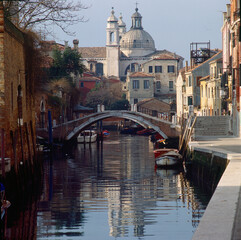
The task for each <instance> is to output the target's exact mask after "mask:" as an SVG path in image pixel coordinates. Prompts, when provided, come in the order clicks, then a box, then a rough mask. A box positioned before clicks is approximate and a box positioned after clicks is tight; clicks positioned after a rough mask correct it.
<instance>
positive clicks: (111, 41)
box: [110, 32, 114, 43]
mask: <svg viewBox="0 0 241 240" xmlns="http://www.w3.org/2000/svg"><path fill="white" fill-rule="evenodd" d="M113 42H114V33H113V32H111V33H110V43H113Z"/></svg>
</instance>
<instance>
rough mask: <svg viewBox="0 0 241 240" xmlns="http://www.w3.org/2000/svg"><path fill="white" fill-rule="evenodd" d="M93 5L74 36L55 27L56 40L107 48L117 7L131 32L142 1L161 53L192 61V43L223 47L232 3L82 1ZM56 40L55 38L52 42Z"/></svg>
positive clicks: (144, 19) (146, 26) (209, 0)
mask: <svg viewBox="0 0 241 240" xmlns="http://www.w3.org/2000/svg"><path fill="white" fill-rule="evenodd" d="M81 2H82V3H83V4H84V5H86V6H89V8H88V9H85V10H82V11H80V13H79V14H80V16H84V17H85V19H86V20H87V21H86V22H84V23H79V24H77V25H74V26H72V27H71V28H70V31H74V32H75V35H74V36H68V35H67V34H65V33H63V32H61V31H60V30H59V29H57V27H56V28H55V27H53V32H54V40H55V41H56V42H58V43H62V44H64V41H68V44H69V45H70V46H73V40H74V39H78V40H79V46H80V47H104V46H105V43H106V24H107V19H108V17H109V16H110V15H111V10H112V9H111V8H112V7H114V11H115V16H116V17H117V18H118V17H119V16H120V13H121V14H122V16H123V21H124V22H125V23H126V26H127V31H128V30H129V29H130V27H131V15H132V14H133V13H134V12H135V8H136V2H138V9H139V13H140V14H141V15H142V26H143V28H144V30H145V31H147V32H148V33H149V34H150V35H151V36H152V38H153V39H154V41H155V46H156V49H157V50H163V49H166V50H168V51H171V52H175V53H176V54H178V55H180V56H182V57H183V58H184V59H185V60H188V61H189V59H190V43H192V42H208V41H210V43H211V48H212V49H215V48H219V49H221V48H222V39H221V27H222V24H223V12H225V11H226V4H228V3H230V0H137V1H136V0H133V1H131V0H81ZM48 40H53V38H51V39H48Z"/></svg>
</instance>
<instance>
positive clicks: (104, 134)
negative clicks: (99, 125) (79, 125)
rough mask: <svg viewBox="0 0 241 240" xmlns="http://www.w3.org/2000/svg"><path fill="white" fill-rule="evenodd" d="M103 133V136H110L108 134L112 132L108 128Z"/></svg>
mask: <svg viewBox="0 0 241 240" xmlns="http://www.w3.org/2000/svg"><path fill="white" fill-rule="evenodd" d="M102 135H103V137H108V136H110V132H109V131H108V130H103V131H102Z"/></svg>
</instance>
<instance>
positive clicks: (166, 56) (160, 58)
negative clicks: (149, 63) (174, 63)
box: [153, 53, 179, 60]
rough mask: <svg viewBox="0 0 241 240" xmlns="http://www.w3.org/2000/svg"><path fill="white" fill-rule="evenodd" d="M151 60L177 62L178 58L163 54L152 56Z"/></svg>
mask: <svg viewBox="0 0 241 240" xmlns="http://www.w3.org/2000/svg"><path fill="white" fill-rule="evenodd" d="M153 59H154V60H178V59H179V58H178V57H177V56H174V55H170V54H166V53H163V54H160V55H157V56H154V57H153Z"/></svg>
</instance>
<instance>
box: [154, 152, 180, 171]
mask: <svg viewBox="0 0 241 240" xmlns="http://www.w3.org/2000/svg"><path fill="white" fill-rule="evenodd" d="M155 161H156V166H157V167H174V166H180V165H181V164H182V163H183V158H182V155H181V154H180V153H178V152H176V151H169V152H167V153H164V154H162V155H161V156H159V157H157V158H156V160H155Z"/></svg>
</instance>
